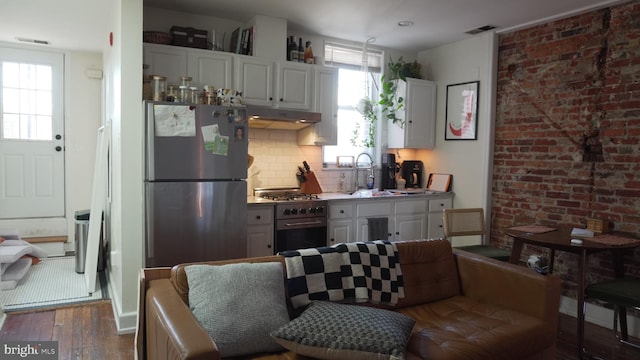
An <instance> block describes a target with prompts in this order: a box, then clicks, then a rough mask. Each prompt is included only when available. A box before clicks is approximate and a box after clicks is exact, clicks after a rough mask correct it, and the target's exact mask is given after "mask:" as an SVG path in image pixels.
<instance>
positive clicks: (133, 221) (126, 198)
mask: <svg viewBox="0 0 640 360" xmlns="http://www.w3.org/2000/svg"><path fill="white" fill-rule="evenodd" d="M114 3H115V4H114V8H113V11H114V13H113V14H110V15H111V16H112V19H111V21H110V24H111V30H110V31H112V32H113V46H109V45H108V44H105V51H104V63H105V73H106V79H107V81H106V83H105V104H106V106H105V107H106V120H107V123H108V124H109V125H110V126H111V134H112V136H111V159H110V160H111V164H110V165H111V169H112V170H111V174H110V180H111V181H110V185H111V189H110V193H111V198H110V199H111V202H110V204H108V205H109V206H108V209H107V213H108V216H107V227H108V228H109V232H110V241H111V253H110V263H109V268H108V269H107V271H108V276H109V291H110V294H111V301H112V305H113V308H114V314H115V320H116V326H117V328H118V331H119V332H123V331H133V330H134V329H135V325H136V316H137V305H138V302H137V300H138V296H137V295H138V291H137V289H138V288H137V285H138V283H137V281H138V272H139V270H140V269H141V268H142V264H143V258H142V257H143V252H142V244H143V241H142V239H143V216H142V214H143V183H142V180H143V178H142V174H143V167H142V166H143V161H142V142H143V131H142V130H143V127H142V104H141V101H140V100H141V98H142V86H141V81H140V79H142V0H118V1H115V2H114ZM106 39H108V34H105V41H106Z"/></svg>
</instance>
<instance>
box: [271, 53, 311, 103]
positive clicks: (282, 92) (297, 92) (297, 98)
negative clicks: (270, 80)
mask: <svg viewBox="0 0 640 360" xmlns="http://www.w3.org/2000/svg"><path fill="white" fill-rule="evenodd" d="M276 76H277V78H276V79H277V81H276V88H275V91H276V92H275V93H276V94H277V101H276V102H275V105H276V106H277V107H281V108H286V109H297V110H310V109H311V91H312V87H311V84H312V81H313V68H312V66H310V65H308V64H298V63H293V62H290V61H289V62H287V61H282V62H277V63H276Z"/></svg>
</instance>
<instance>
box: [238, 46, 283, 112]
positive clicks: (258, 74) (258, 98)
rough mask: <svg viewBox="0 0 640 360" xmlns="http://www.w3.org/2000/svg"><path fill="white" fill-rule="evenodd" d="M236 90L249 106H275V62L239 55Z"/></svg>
mask: <svg viewBox="0 0 640 360" xmlns="http://www.w3.org/2000/svg"><path fill="white" fill-rule="evenodd" d="M235 59H236V74H235V81H234V83H235V87H234V88H235V89H236V90H238V91H241V92H242V98H243V100H244V102H245V103H246V104H248V105H261V106H273V105H274V102H273V88H274V82H273V72H274V71H273V70H274V62H273V61H271V60H265V59H262V58H258V57H253V56H245V55H237V56H236V57H235Z"/></svg>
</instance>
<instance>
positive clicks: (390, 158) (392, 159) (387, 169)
mask: <svg viewBox="0 0 640 360" xmlns="http://www.w3.org/2000/svg"><path fill="white" fill-rule="evenodd" d="M381 164H382V165H381V169H380V174H381V178H382V179H381V180H380V190H385V189H395V188H396V174H397V173H398V170H399V169H398V164H397V163H396V155H395V154H382V161H381Z"/></svg>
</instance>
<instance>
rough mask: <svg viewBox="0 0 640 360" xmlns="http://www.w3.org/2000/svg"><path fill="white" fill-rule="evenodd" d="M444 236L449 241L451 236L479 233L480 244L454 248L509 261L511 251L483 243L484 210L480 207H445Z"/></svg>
mask: <svg viewBox="0 0 640 360" xmlns="http://www.w3.org/2000/svg"><path fill="white" fill-rule="evenodd" d="M443 217H444V236H445V238H447V240H449V241H451V237H453V236H470V235H480V236H481V238H482V244H480V245H469V246H460V247H455V248H456V249H460V250H465V251H469V252H472V253H476V254H481V255H484V256H487V257H490V258H493V259H497V260H501V261H509V258H510V257H511V253H510V252H509V251H507V250H505V249H501V248H497V247H493V246H490V245H486V244H485V235H486V231H485V227H484V210H483V209H482V208H468V209H445V210H444V214H443Z"/></svg>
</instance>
